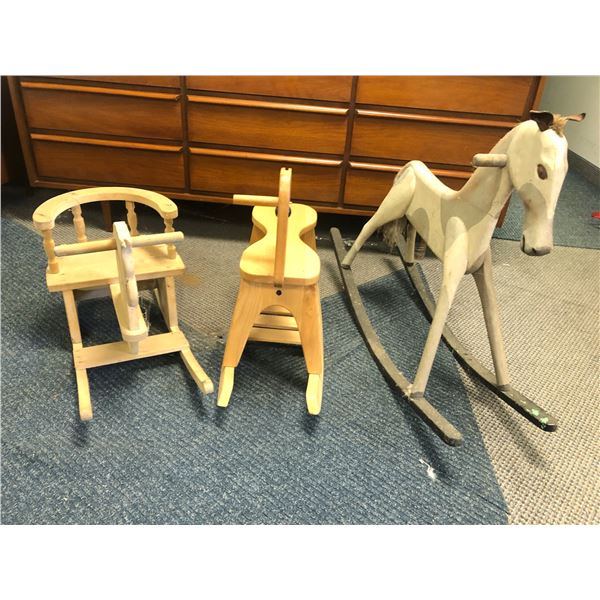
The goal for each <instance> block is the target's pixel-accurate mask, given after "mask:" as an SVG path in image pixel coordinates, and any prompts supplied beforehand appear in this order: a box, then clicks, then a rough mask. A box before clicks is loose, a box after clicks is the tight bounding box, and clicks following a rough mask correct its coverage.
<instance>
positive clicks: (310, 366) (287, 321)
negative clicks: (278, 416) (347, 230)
mask: <svg viewBox="0 0 600 600" xmlns="http://www.w3.org/2000/svg"><path fill="white" fill-rule="evenodd" d="M291 180H292V170H291V169H286V168H282V169H281V171H280V178H279V196H278V197H272V196H246V195H238V194H236V195H235V196H234V197H233V202H234V204H246V205H251V206H254V207H255V208H254V209H253V211H252V222H253V224H254V226H253V229H252V235H251V238H250V246H249V247H248V248H247V249H246V250H245V251H244V253H243V254H242V258H241V260H240V275H241V279H240V289H239V293H238V297H237V301H236V305H235V308H234V311H233V316H232V319H231V326H230V329H229V335H228V336H227V344H226V347H225V355H224V357H223V365H222V367H221V380H220V383H219V394H218V399H217V405H218V406H220V407H226V406H227V405H228V404H229V398H230V396H231V392H232V389H233V378H234V371H235V368H236V367H237V366H238V364H239V362H240V358H241V356H242V352H243V351H244V348H245V346H246V342H247V341H248V340H254V341H261V342H275V343H281V344H297V345H301V346H302V350H303V352H304V359H305V361H306V369H307V371H308V384H307V387H306V404H307V408H308V412H309V413H310V414H312V415H317V414H319V412H320V410H321V397H322V394H323V325H322V320H321V302H320V297H319V285H318V282H319V275H320V271H321V265H320V260H319V256H318V254H317V253H316V240H315V231H314V230H315V225H316V223H317V213H316V211H315V210H314V209H313V208H311V207H309V206H305V205H303V204H292V203H291V202H290V196H291Z"/></svg>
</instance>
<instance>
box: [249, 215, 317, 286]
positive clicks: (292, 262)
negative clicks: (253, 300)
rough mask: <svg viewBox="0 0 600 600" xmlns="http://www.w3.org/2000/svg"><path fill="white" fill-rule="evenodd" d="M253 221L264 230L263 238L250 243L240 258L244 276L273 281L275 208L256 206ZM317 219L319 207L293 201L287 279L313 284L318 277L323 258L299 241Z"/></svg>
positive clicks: (255, 279)
mask: <svg viewBox="0 0 600 600" xmlns="http://www.w3.org/2000/svg"><path fill="white" fill-rule="evenodd" d="M252 222H253V223H254V226H255V227H258V229H260V230H261V231H262V232H263V233H266V232H267V231H268V232H269V233H268V234H267V235H265V236H264V237H263V238H261V239H260V240H258V241H257V242H254V243H253V244H252V245H250V246H249V247H248V248H246V250H245V251H244V253H243V254H242V258H241V260H240V273H241V276H242V277H243V278H244V279H246V280H247V281H258V282H261V283H273V272H274V270H275V243H276V235H275V232H276V230H277V215H276V214H275V208H273V207H270V206H256V207H255V208H254V209H253V211H252ZM316 223H317V211H315V209H314V208H311V207H310V206H306V205H304V204H296V203H294V204H292V205H291V214H290V217H289V221H288V235H287V245H286V259H285V270H284V282H285V283H288V284H297V285H311V284H313V283H317V282H318V281H319V274H320V272H321V262H320V260H319V255H318V254H317V253H316V252H315V251H314V250H313V249H312V248H311V247H310V246H308V245H307V244H306V243H304V242H302V241H299V238H302V236H303V234H305V233H307V232H310V231H311V230H313V229H314V228H315V225H316Z"/></svg>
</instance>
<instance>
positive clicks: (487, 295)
mask: <svg viewBox="0 0 600 600" xmlns="http://www.w3.org/2000/svg"><path fill="white" fill-rule="evenodd" d="M473 279H475V283H476V284H477V291H478V292H479V298H480V299H481V306H482V308H483V316H484V319H485V326H486V329H487V334H488V339H489V342H490V349H491V351H492V360H493V361H494V372H495V374H496V383H497V384H498V386H500V387H501V388H506V387H508V386H509V385H510V378H509V375H508V364H507V362H506V353H505V351H504V340H503V339H502V330H501V328H500V313H499V312H498V302H497V300H496V290H495V289H494V281H493V277H492V252H491V250H490V249H489V248H488V249H487V251H486V253H485V257H484V259H483V263H482V265H481V267H479V269H477V271H475V272H474V273H473Z"/></svg>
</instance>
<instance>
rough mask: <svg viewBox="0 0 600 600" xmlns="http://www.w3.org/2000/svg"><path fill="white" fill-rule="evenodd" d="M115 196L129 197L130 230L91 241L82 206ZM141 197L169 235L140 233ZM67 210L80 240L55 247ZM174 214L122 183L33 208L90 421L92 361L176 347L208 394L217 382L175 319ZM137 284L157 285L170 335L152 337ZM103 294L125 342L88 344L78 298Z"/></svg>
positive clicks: (123, 227)
mask: <svg viewBox="0 0 600 600" xmlns="http://www.w3.org/2000/svg"><path fill="white" fill-rule="evenodd" d="M117 199H119V200H124V201H125V203H126V205H127V221H128V224H129V228H128V227H127V224H125V223H124V222H117V223H113V237H112V238H109V239H106V240H96V241H87V236H86V233H85V223H84V220H83V217H82V214H81V205H82V204H87V203H90V202H98V201H106V200H117ZM136 202H139V203H141V204H145V205H146V206H149V207H151V208H153V209H154V210H156V211H157V212H158V213H159V214H160V215H161V216H162V218H163V219H164V223H165V233H159V234H153V235H139V234H138V230H137V216H136V213H135V203H136ZM68 209H71V211H72V212H73V224H74V226H75V232H76V235H77V243H75V244H63V245H60V246H56V247H55V246H54V240H53V239H52V230H53V228H54V222H55V219H56V217H57V216H58V215H59V214H60V213H62V212H64V211H66V210H68ZM175 217H177V206H176V205H175V203H174V202H172V201H171V200H169V199H168V198H166V197H165V196H162V195H161V194H157V193H155V192H150V191H147V190H142V189H136V188H125V187H124V188H121V187H100V188H90V189H84V190H77V191H73V192H67V193H65V194H61V195H60V196H55V197H54V198H51V199H50V200H47V201H46V202H44V203H43V204H41V205H40V206H39V207H38V208H37V209H36V211H35V212H34V213H33V223H34V225H35V227H36V229H38V231H40V233H41V234H42V236H43V238H44V249H45V251H46V255H47V257H48V268H47V271H46V283H47V284H48V289H49V290H50V291H51V292H61V293H62V296H63V300H64V303H65V310H66V313H67V321H68V325H69V333H70V335H71V340H72V343H73V361H74V363H75V375H76V378H77V391H78V398H79V416H80V418H81V420H83V421H88V420H90V419H91V418H92V415H93V411H92V403H91V399H90V390H89V383H88V377H87V372H86V370H87V369H89V368H92V367H99V366H103V365H108V364H113V363H118V362H123V361H128V360H134V359H137V358H145V357H148V356H157V355H160V354H167V353H171V352H179V353H180V354H181V357H182V359H183V362H184V363H185V365H186V367H187V369H188V371H189V372H190V375H191V376H192V377H193V379H194V380H195V381H196V383H197V384H198V386H199V387H200V389H201V390H202V391H203V392H204V393H205V394H209V393H211V392H212V391H213V384H212V382H211V381H210V379H209V378H208V376H207V375H206V373H205V372H204V371H203V369H202V367H201V366H200V365H199V364H198V362H197V361H196V359H195V357H194V355H193V354H192V351H191V350H190V346H189V343H188V341H187V339H186V337H185V335H184V334H183V332H182V331H181V330H180V329H179V326H178V322H177V306H176V298H175V281H174V277H176V276H178V275H182V274H183V273H184V271H185V266H184V264H183V261H182V260H181V258H180V257H179V255H178V254H177V251H176V249H175V245H174V244H177V243H179V242H181V241H182V240H183V234H182V233H181V232H178V231H174V230H173V220H174V219H175ZM130 229H131V232H130ZM138 284H139V285H138ZM138 287H139V288H141V289H152V290H154V291H155V293H156V298H157V300H158V304H159V307H160V309H161V312H162V314H163V316H164V319H165V322H166V325H167V327H168V328H169V332H168V333H162V334H157V335H152V336H149V335H148V325H147V323H146V321H145V319H144V315H143V314H142V311H141V309H140V304H139V295H138ZM98 296H110V297H111V298H112V301H113V305H114V308H115V312H116V315H117V321H118V324H119V329H120V332H121V337H122V338H123V341H120V342H112V343H109V344H100V345H96V346H89V347H84V346H83V343H82V337H81V331H80V328H79V318H78V315H77V301H78V300H85V299H87V298H93V297H98Z"/></svg>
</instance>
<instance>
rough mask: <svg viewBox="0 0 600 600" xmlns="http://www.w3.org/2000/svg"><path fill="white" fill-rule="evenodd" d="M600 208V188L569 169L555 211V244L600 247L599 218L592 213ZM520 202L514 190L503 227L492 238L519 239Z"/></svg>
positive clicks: (521, 215) (520, 226)
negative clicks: (593, 216) (595, 217)
mask: <svg viewBox="0 0 600 600" xmlns="http://www.w3.org/2000/svg"><path fill="white" fill-rule="evenodd" d="M594 211H600V189H599V188H598V187H596V186H595V185H594V184H593V183H591V182H590V181H588V180H587V179H586V178H585V177H583V176H582V175H580V174H579V173H577V172H575V171H569V172H568V173H567V177H566V178H565V182H564V184H563V187H562V190H561V192H560V196H559V198H558V203H557V205H556V212H555V214H554V243H555V244H556V245H557V246H572V247H575V248H600V220H599V219H594V218H592V212H594ZM522 229H523V202H521V199H520V198H519V195H518V194H517V193H516V192H513V195H512V198H511V200H510V205H509V207H508V212H507V213H506V218H505V219H504V223H503V224H502V227H500V228H499V229H496V230H495V232H494V237H495V238H498V239H501V240H517V241H520V240H521V234H522Z"/></svg>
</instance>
